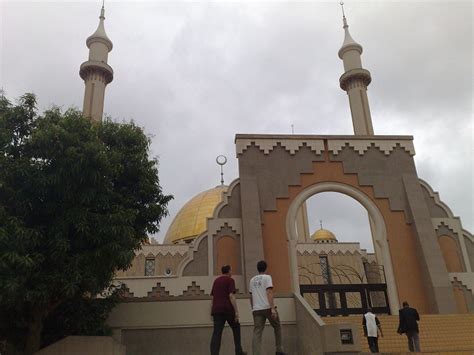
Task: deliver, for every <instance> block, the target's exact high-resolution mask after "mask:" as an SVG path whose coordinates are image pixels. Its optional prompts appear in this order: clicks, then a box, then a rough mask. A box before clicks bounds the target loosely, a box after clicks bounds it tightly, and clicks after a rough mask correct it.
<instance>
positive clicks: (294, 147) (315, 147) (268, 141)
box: [235, 136, 324, 156]
mask: <svg viewBox="0 0 474 355" xmlns="http://www.w3.org/2000/svg"><path fill="white" fill-rule="evenodd" d="M235 144H236V149H237V156H239V155H241V154H242V153H244V152H245V151H246V150H247V148H248V147H250V146H251V145H252V144H253V145H255V146H256V147H257V148H258V149H260V150H261V151H262V152H263V154H265V155H268V154H269V153H270V152H271V151H272V150H273V149H274V148H275V147H276V146H278V145H279V146H281V147H283V148H284V149H285V150H286V151H287V152H289V153H290V154H291V155H295V153H296V152H297V151H298V150H300V148H301V147H303V146H306V147H308V148H310V149H311V150H312V151H313V152H314V153H316V155H321V154H322V152H323V151H324V141H323V140H322V139H298V138H296V139H295V138H292V137H291V136H289V138H282V139H280V138H277V139H273V138H256V139H247V138H243V139H239V138H238V139H236V142H235Z"/></svg>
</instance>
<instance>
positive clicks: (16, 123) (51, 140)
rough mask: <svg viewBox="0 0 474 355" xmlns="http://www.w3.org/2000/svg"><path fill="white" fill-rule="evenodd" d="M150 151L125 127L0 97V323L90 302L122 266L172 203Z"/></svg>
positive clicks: (29, 99)
mask: <svg viewBox="0 0 474 355" xmlns="http://www.w3.org/2000/svg"><path fill="white" fill-rule="evenodd" d="M149 146H150V141H149V139H148V138H147V136H146V135H145V134H144V132H143V129H142V128H140V127H137V126H136V125H135V124H133V123H115V122H112V121H110V120H107V121H105V122H103V123H102V124H96V123H93V122H91V121H89V120H86V119H84V118H83V117H82V114H81V113H80V112H79V111H77V110H74V109H69V110H67V111H65V112H61V110H60V109H59V108H52V109H51V110H48V111H46V112H44V114H42V115H38V114H37V111H36V99H35V97H34V95H32V94H25V95H24V96H22V97H21V98H20V99H19V100H18V104H17V105H12V104H11V103H10V102H9V101H8V100H7V99H6V98H4V97H3V96H0V314H10V313H9V312H7V310H9V309H18V310H22V312H26V313H25V314H24V316H25V317H26V319H27V318H28V314H27V313H28V312H32V311H33V310H34V309H38V307H42V308H44V309H48V308H49V307H51V306H52V305H56V304H61V303H62V302H66V301H67V300H69V299H71V298H77V297H82V296H83V295H84V294H91V295H95V294H97V293H100V292H101V291H102V290H104V289H107V288H108V287H109V286H110V284H111V281H112V278H113V275H114V272H115V271H116V270H118V269H125V268H127V267H129V265H130V263H131V261H132V259H133V256H134V250H136V249H138V248H139V247H140V246H141V244H142V243H143V242H145V240H146V238H147V237H146V236H147V234H148V233H154V232H156V231H158V228H159V223H160V221H161V219H162V218H163V217H164V216H166V214H167V208H166V206H167V204H168V202H169V201H170V199H171V198H172V197H171V196H169V195H164V194H163V192H162V190H161V187H160V185H159V178H158V167H157V161H156V159H153V158H150V157H149V155H148V150H149ZM12 322H13V320H12ZM20 323H21V324H24V321H23V320H20ZM10 325H11V324H10ZM0 330H1V329H0Z"/></svg>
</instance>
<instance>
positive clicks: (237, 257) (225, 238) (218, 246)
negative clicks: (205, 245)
mask: <svg viewBox="0 0 474 355" xmlns="http://www.w3.org/2000/svg"><path fill="white" fill-rule="evenodd" d="M213 243H214V246H213V254H214V255H213V257H214V275H220V274H221V267H222V266H224V265H230V266H231V268H232V273H233V274H234V275H242V265H241V257H242V255H241V252H240V235H239V234H238V233H237V232H236V231H233V230H232V228H230V227H229V226H228V225H224V227H222V228H221V229H220V230H219V232H217V233H216V234H214V235H213Z"/></svg>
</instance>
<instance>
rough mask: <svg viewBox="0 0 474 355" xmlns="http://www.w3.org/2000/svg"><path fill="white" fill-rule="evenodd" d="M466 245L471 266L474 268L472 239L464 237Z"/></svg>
mask: <svg viewBox="0 0 474 355" xmlns="http://www.w3.org/2000/svg"><path fill="white" fill-rule="evenodd" d="M464 243H465V245H466V249H467V255H468V257H469V261H470V263H471V266H474V241H473V240H472V239H471V238H469V237H467V236H464Z"/></svg>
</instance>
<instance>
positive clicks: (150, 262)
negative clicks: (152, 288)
mask: <svg viewBox="0 0 474 355" xmlns="http://www.w3.org/2000/svg"><path fill="white" fill-rule="evenodd" d="M153 275H155V259H145V276H153Z"/></svg>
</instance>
